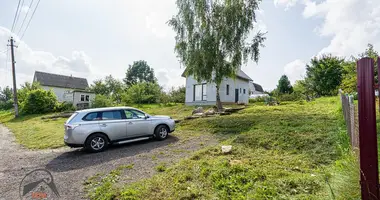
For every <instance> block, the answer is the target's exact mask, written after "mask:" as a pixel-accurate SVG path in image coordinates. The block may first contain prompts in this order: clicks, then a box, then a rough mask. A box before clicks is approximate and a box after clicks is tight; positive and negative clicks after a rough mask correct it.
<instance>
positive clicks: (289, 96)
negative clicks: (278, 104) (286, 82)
mask: <svg viewBox="0 0 380 200" xmlns="http://www.w3.org/2000/svg"><path fill="white" fill-rule="evenodd" d="M277 98H278V100H279V101H298V100H302V99H305V98H304V97H303V96H302V95H301V94H298V93H295V92H293V93H291V94H281V95H279V96H278V97H277Z"/></svg>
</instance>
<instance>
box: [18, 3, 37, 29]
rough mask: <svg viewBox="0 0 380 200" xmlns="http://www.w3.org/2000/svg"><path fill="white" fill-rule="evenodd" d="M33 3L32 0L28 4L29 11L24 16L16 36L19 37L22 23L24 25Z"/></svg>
mask: <svg viewBox="0 0 380 200" xmlns="http://www.w3.org/2000/svg"><path fill="white" fill-rule="evenodd" d="M33 1H34V0H32V1H31V2H30V5H29V9H28V11H27V12H26V14H25V17H24V20H22V24H21V26H20V29H19V30H18V32H17V35H20V32H21V30H22V27H24V23H25V21H26V18H27V17H28V14H29V11H30V10H31V8H32V5H33Z"/></svg>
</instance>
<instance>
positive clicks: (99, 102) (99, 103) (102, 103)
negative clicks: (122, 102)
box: [91, 94, 114, 108]
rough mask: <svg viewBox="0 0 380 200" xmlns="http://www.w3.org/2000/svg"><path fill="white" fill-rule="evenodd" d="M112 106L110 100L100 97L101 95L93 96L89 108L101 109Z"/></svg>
mask: <svg viewBox="0 0 380 200" xmlns="http://www.w3.org/2000/svg"><path fill="white" fill-rule="evenodd" d="M113 105H114V104H113V102H112V99H111V98H109V97H107V96H104V95H101V94H97V95H96V96H95V100H94V101H93V102H92V105H91V107H93V108H103V107H111V106H113Z"/></svg>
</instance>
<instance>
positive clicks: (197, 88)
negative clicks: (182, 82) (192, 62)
mask: <svg viewBox="0 0 380 200" xmlns="http://www.w3.org/2000/svg"><path fill="white" fill-rule="evenodd" d="M193 99H194V101H207V85H206V84H199V85H194V98H193Z"/></svg>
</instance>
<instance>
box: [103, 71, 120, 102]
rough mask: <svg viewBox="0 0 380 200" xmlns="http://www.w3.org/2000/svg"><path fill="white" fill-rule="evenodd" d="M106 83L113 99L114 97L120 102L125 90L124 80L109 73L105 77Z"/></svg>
mask: <svg viewBox="0 0 380 200" xmlns="http://www.w3.org/2000/svg"><path fill="white" fill-rule="evenodd" d="M104 83H105V84H106V86H107V88H108V91H109V92H110V95H111V97H112V99H114V100H115V101H116V102H117V103H120V102H121V95H122V93H123V90H124V86H123V82H121V81H120V80H117V79H115V78H114V77H112V75H109V76H106V78H105V79H104Z"/></svg>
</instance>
